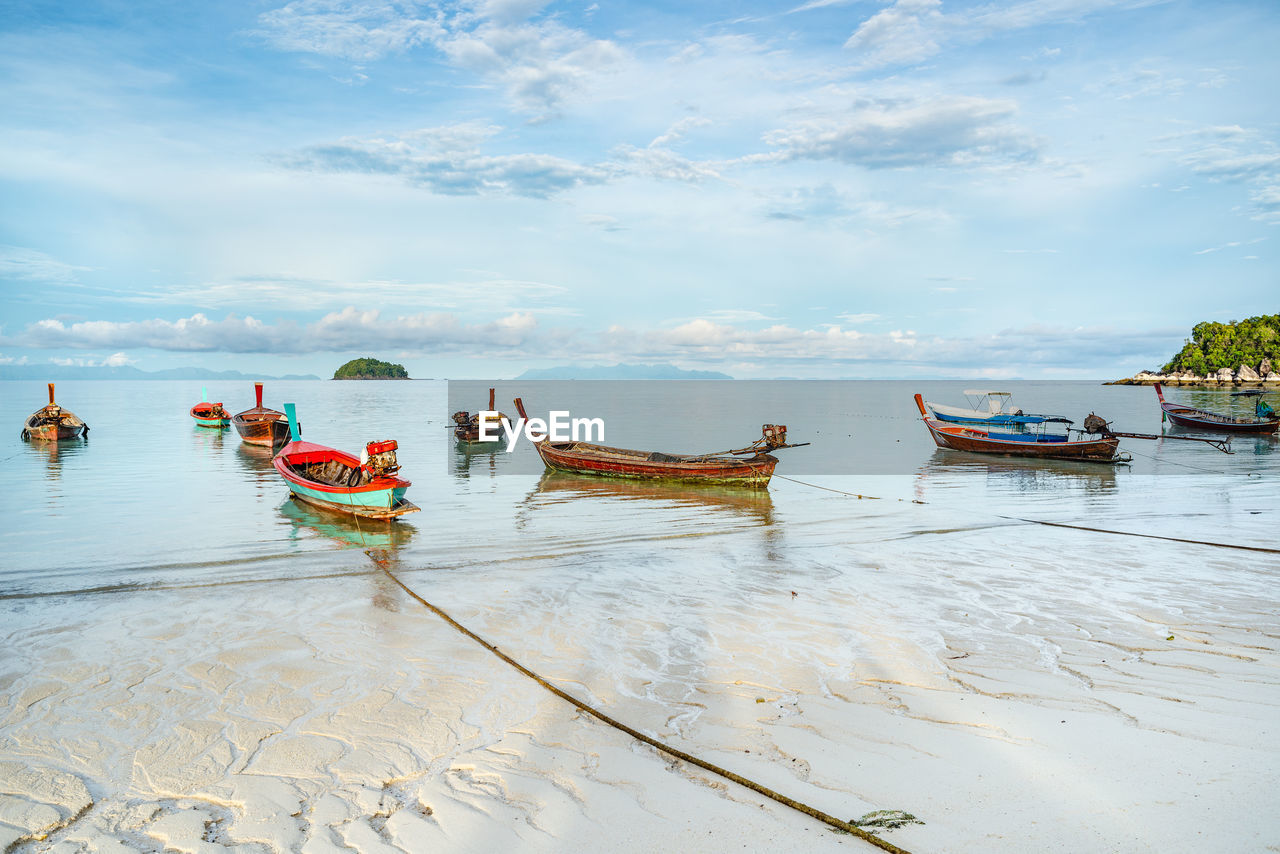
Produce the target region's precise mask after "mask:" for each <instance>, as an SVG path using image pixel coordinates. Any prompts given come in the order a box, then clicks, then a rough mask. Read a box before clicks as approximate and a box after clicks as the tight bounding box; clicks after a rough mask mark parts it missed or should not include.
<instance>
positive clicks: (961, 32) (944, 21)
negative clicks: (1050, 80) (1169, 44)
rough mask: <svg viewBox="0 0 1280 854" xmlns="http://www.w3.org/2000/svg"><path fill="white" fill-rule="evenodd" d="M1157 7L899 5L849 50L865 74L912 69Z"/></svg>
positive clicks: (1039, 0)
mask: <svg viewBox="0 0 1280 854" xmlns="http://www.w3.org/2000/svg"><path fill="white" fill-rule="evenodd" d="M1152 2H1158V0H1024V2H1021V3H1010V4H1006V5H1000V4H998V3H988V4H984V5H977V6H973V7H970V8H967V9H962V10H961V11H958V12H953V13H949V14H948V13H945V12H943V11H942V2H941V0H897V2H895V3H893V5H891V6H889V7H888V8H886V9H882V10H881V11H879V12H877V13H876V14H874V15H872V16H871V17H870V18H868V19H866V20H865V21H863V22H862V23H861V24H860V25H859V26H858V29H857V30H855V31H854V33H853V35H851V36H850V37H849V40H848V41H847V42H845V47H846V48H848V49H849V50H851V51H853V52H854V53H855V54H856V56H857V59H858V63H859V65H860V66H861V67H864V68H879V67H882V66H888V65H907V64H913V63H917V62H921V61H923V60H926V59H929V58H930V57H932V56H935V55H936V54H938V53H940V52H941V51H942V49H943V48H944V47H946V46H947V45H948V44H952V43H958V44H971V43H974V42H979V41H982V40H983V39H986V38H990V37H991V36H994V35H997V34H999V33H1004V32H1010V31H1015V30H1023V29H1028V28H1030V27H1035V26H1040V25H1042V24H1057V23H1070V22H1077V21H1080V20H1082V19H1084V18H1085V17H1087V16H1088V15H1091V14H1094V13H1096V12H1101V11H1105V10H1107V9H1114V8H1120V9H1124V8H1133V7H1137V6H1145V5H1150V4H1151V3H1152ZM813 5H815V4H810V6H813ZM802 8H804V7H802Z"/></svg>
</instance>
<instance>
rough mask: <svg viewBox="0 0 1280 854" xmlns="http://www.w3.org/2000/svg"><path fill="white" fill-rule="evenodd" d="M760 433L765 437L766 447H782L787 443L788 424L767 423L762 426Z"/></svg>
mask: <svg viewBox="0 0 1280 854" xmlns="http://www.w3.org/2000/svg"><path fill="white" fill-rule="evenodd" d="M760 435H761V436H763V437H764V446H765V447H766V448H770V449H772V448H781V447H782V446H783V445H785V444H787V425H786V424H765V425H764V426H763V427H761V428H760Z"/></svg>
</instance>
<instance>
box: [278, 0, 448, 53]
mask: <svg viewBox="0 0 1280 854" xmlns="http://www.w3.org/2000/svg"><path fill="white" fill-rule="evenodd" d="M258 21H259V23H260V24H261V25H262V27H263V30H261V31H259V35H263V36H266V37H267V38H269V39H270V40H271V42H272V43H273V44H275V46H276V47H278V48H280V49H281V50H288V51H299V52H306V53H319V54H324V55H326V56H337V57H341V58H343V59H350V60H362V61H369V60H374V59H378V58H380V57H383V56H386V55H387V54H389V53H399V52H402V51H405V50H408V49H410V48H413V47H416V46H418V45H421V44H427V43H430V42H432V41H435V40H438V39H440V38H442V37H443V35H444V27H443V25H442V23H441V20H440V16H439V15H438V14H437V15H436V16H434V17H432V18H427V17H418V15H417V6H416V4H414V3H411V2H394V0H392V2H385V0H367V2H359V1H358V0H357V2H351V0H294V2H292V3H288V4H286V5H284V6H282V7H280V8H279V9H272V10H270V11H267V12H264V13H262V15H260V16H259V18H258Z"/></svg>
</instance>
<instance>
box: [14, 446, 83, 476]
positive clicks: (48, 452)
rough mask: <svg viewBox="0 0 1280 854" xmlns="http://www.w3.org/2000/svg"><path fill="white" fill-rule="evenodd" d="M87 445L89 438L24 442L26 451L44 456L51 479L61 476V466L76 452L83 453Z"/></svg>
mask: <svg viewBox="0 0 1280 854" xmlns="http://www.w3.org/2000/svg"><path fill="white" fill-rule="evenodd" d="M88 447H89V438H88V436H85V437H84V438H82V439H80V440H78V441H74V442H68V441H62V442H29V443H26V448H27V451H28V453H31V454H34V455H36V456H39V457H44V463H45V470H46V472H47V474H48V475H49V478H50V479H51V480H58V479H59V478H61V477H62V466H63V464H64V463H67V462H69V461H71V460H72V459H73V458H74V457H75V456H76V455H77V454H81V453H84V452H85V451H86V450H87V449H88Z"/></svg>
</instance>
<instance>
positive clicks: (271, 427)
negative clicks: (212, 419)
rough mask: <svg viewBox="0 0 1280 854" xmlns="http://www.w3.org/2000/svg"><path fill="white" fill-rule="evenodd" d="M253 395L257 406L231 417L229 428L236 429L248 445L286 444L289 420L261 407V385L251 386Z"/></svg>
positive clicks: (272, 410)
mask: <svg viewBox="0 0 1280 854" xmlns="http://www.w3.org/2000/svg"><path fill="white" fill-rule="evenodd" d="M253 393H254V396H255V397H256V398H257V401H258V402H257V405H256V406H254V407H253V409H246V410H245V411H244V412H237V413H236V414H235V415H233V416H231V426H233V427H235V428H236V432H237V433H239V434H240V438H241V440H243V441H245V442H247V443H249V444H250V445H264V446H266V447H269V448H274V447H276V446H277V445H283V444H284V443H285V442H288V441H289V439H290V435H289V420H288V419H287V418H285V416H284V413H283V412H279V411H277V410H275V409H267V408H266V407H264V406H263V405H262V383H254V384H253ZM298 434H299V435H301V434H302V425H301V424H299V425H298Z"/></svg>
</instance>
